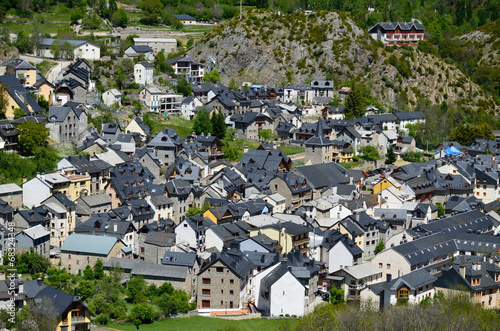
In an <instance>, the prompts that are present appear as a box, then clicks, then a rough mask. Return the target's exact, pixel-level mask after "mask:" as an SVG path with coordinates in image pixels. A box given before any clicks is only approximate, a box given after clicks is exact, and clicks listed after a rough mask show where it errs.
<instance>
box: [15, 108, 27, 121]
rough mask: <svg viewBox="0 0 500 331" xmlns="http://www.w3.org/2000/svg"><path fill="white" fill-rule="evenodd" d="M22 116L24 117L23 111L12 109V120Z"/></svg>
mask: <svg viewBox="0 0 500 331" xmlns="http://www.w3.org/2000/svg"><path fill="white" fill-rule="evenodd" d="M24 116H26V112H25V111H24V109H22V108H19V107H16V108H14V119H18V118H22V117H24Z"/></svg>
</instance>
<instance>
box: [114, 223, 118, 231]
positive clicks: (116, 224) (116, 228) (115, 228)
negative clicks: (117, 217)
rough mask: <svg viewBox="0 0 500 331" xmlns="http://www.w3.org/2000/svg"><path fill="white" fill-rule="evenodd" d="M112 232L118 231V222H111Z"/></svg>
mask: <svg viewBox="0 0 500 331" xmlns="http://www.w3.org/2000/svg"><path fill="white" fill-rule="evenodd" d="M113 232H118V223H115V224H113Z"/></svg>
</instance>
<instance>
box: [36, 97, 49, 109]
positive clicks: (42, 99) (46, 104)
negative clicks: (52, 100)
mask: <svg viewBox="0 0 500 331" xmlns="http://www.w3.org/2000/svg"><path fill="white" fill-rule="evenodd" d="M38 105H39V106H40V107H42V109H43V110H44V111H45V112H48V111H49V102H48V101H47V100H46V99H45V97H44V96H43V95H39V96H38Z"/></svg>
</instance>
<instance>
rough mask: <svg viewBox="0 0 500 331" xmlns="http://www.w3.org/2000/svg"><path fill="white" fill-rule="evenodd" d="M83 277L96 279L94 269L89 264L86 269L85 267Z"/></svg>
mask: <svg viewBox="0 0 500 331" xmlns="http://www.w3.org/2000/svg"><path fill="white" fill-rule="evenodd" d="M83 279H85V280H94V270H92V267H91V266H90V265H88V264H87V266H86V267H85V269H83Z"/></svg>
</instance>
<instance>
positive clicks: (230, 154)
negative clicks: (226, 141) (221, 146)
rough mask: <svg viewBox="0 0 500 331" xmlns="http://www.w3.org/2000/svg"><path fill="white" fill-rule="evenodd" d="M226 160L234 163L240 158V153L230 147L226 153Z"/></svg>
mask: <svg viewBox="0 0 500 331" xmlns="http://www.w3.org/2000/svg"><path fill="white" fill-rule="evenodd" d="M224 158H225V159H228V160H229V161H234V160H236V159H237V158H238V151H237V150H236V148H234V147H228V148H227V149H226V150H225V151H224Z"/></svg>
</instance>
